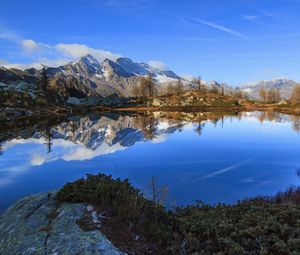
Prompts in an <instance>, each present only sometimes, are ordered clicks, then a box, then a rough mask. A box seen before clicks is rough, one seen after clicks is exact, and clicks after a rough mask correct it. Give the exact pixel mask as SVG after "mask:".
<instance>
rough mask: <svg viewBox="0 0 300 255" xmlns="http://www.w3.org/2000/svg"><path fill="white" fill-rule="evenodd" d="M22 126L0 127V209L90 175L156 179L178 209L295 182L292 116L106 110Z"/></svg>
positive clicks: (139, 181) (141, 181)
mask: <svg viewBox="0 0 300 255" xmlns="http://www.w3.org/2000/svg"><path fill="white" fill-rule="evenodd" d="M23 122H24V123H22V122H21V123H20V122H13V121H6V122H3V123H2V125H1V129H0V141H1V142H0V145H1V147H0V151H1V156H0V169H1V170H0V210H2V209H4V208H6V207H7V206H8V205H10V204H11V203H12V202H13V201H15V200H16V199H17V198H19V197H22V196H25V195H27V194H31V193H34V192H40V191H47V190H50V189H55V188H59V187H61V186H62V185H63V184H64V183H66V182H68V181H72V180H74V179H77V178H80V177H83V176H84V175H85V174H87V173H97V172H103V173H107V174H112V175H113V176H114V177H120V178H127V177H128V178H129V180H130V181H131V182H133V184H134V185H135V186H137V187H139V188H141V189H142V190H143V191H145V190H146V189H147V186H148V182H149V180H150V179H151V176H157V177H158V179H159V182H160V184H162V185H168V186H169V189H170V201H171V200H176V203H177V204H187V203H190V202H192V201H194V200H196V199H199V200H200V199H201V200H203V201H205V202H209V203H216V202H226V203H231V202H235V201H237V200H238V199H242V198H246V197H249V196H254V195H270V194H273V193H275V192H277V191H279V190H282V189H285V188H286V187H289V186H291V185H297V184H298V179H297V177H296V169H297V168H298V166H299V165H300V159H299V160H298V158H299V157H298V156H297V155H298V152H299V151H300V150H299V149H300V138H299V136H298V134H299V130H300V124H299V123H300V118H299V117H296V116H288V115H283V114H278V113H273V112H267V113H265V112H252V113H234V114H231V115H228V114H227V115H223V114H221V113H177V112H168V113H166V112H155V113H153V114H152V113H151V114H132V113H131V114H130V115H126V114H121V115H120V114H117V113H106V114H102V115H100V114H88V115H86V116H71V117H68V118H65V119H61V118H56V119H51V118H45V119H44V120H30V119H27V120H23ZM294 131H296V132H294Z"/></svg>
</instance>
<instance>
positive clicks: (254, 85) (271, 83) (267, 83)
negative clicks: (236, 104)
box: [240, 79, 297, 99]
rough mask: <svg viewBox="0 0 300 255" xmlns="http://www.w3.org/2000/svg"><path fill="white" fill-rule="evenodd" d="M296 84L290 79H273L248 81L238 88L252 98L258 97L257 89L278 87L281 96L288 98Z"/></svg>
mask: <svg viewBox="0 0 300 255" xmlns="http://www.w3.org/2000/svg"><path fill="white" fill-rule="evenodd" d="M296 84H297V83H296V82H295V81H293V80H290V79H273V80H262V81H256V82H249V83H246V84H244V85H242V86H241V87H240V88H241V89H242V90H243V91H245V92H247V93H248V94H249V96H250V97H252V98H254V99H259V90H260V88H262V87H264V88H265V89H279V90H280V93H281V97H282V98H285V99H289V98H290V97H291V94H292V91H293V88H294V86H295V85H296Z"/></svg>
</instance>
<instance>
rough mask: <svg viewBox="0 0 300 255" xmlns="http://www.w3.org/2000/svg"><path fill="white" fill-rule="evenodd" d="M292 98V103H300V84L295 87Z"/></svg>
mask: <svg viewBox="0 0 300 255" xmlns="http://www.w3.org/2000/svg"><path fill="white" fill-rule="evenodd" d="M290 100H291V103H292V104H300V84H298V85H296V86H295V87H294V88H293V92H292V95H291V98H290Z"/></svg>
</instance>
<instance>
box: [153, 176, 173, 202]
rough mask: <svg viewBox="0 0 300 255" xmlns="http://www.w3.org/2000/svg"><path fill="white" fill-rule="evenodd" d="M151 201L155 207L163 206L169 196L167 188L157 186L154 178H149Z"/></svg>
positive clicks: (156, 179)
mask: <svg viewBox="0 0 300 255" xmlns="http://www.w3.org/2000/svg"><path fill="white" fill-rule="evenodd" d="M150 191H151V200H152V201H153V203H155V204H157V205H163V204H164V203H165V200H166V198H167V196H168V194H169V189H168V187H167V186H162V187H159V186H158V178H157V177H156V176H152V177H151V181H150Z"/></svg>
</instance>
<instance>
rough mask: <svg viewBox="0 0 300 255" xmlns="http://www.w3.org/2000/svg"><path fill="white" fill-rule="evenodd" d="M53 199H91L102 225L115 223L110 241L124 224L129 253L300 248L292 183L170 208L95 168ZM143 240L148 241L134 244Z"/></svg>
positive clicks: (299, 209)
mask: <svg viewBox="0 0 300 255" xmlns="http://www.w3.org/2000/svg"><path fill="white" fill-rule="evenodd" d="M57 200H58V201H59V202H72V203H78V202H80V203H81V202H83V203H89V204H93V205H94V206H95V208H97V210H98V213H103V212H106V216H107V217H103V219H101V221H102V222H103V223H102V224H103V226H105V222H106V221H108V222H109V223H110V224H112V223H113V224H114V226H111V230H112V231H109V232H105V231H104V233H105V234H107V235H108V237H109V238H110V239H111V240H112V241H113V242H114V240H116V239H117V236H116V235H117V234H119V233H120V228H127V229H126V230H125V229H124V231H126V233H127V235H128V238H131V242H130V244H131V245H132V246H131V247H128V248H127V250H126V251H127V252H129V253H132V254H133V253H135V254H283V255H285V254H299V252H300V189H292V188H291V189H289V190H288V191H286V192H283V193H279V194H277V195H276V196H275V197H271V198H269V197H259V198H254V199H248V200H244V201H239V202H237V203H236V204H234V205H225V204H217V205H214V206H211V205H207V204H204V203H202V202H197V203H196V204H195V205H191V206H187V207H179V208H176V209H175V210H172V211H170V210H167V209H166V208H165V207H164V206H163V205H162V204H161V203H158V202H157V201H155V200H153V199H147V198H145V197H144V196H143V194H142V193H141V191H140V190H138V189H136V188H134V187H133V186H132V185H131V184H130V183H129V182H128V180H127V179H126V180H123V181H122V180H120V179H113V178H112V177H111V176H106V175H103V174H98V175H88V176H87V178H82V179H80V180H77V181H75V182H73V183H68V184H66V185H65V186H64V187H63V188H62V189H61V190H60V191H59V192H58V194H57ZM109 219H110V220H109ZM111 219H114V220H113V221H112V220H111ZM102 230H103V229H102ZM104 230H105V228H104ZM141 240H144V242H146V243H147V244H148V245H146V246H143V247H138V245H134V243H135V242H136V244H140V241H141ZM127 241H128V240H126V242H127ZM119 246H120V245H119ZM121 246H122V245H121ZM141 249H142V250H141Z"/></svg>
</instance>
